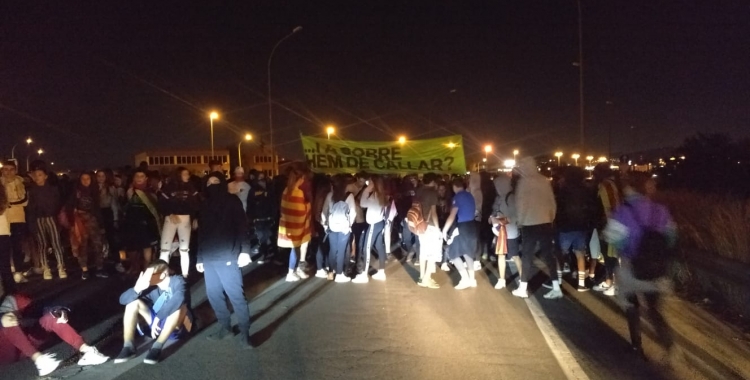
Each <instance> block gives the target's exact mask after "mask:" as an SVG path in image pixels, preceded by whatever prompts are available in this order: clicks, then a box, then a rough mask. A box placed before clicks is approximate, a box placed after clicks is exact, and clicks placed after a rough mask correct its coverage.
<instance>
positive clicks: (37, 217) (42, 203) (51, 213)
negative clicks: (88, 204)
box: [28, 168, 70, 280]
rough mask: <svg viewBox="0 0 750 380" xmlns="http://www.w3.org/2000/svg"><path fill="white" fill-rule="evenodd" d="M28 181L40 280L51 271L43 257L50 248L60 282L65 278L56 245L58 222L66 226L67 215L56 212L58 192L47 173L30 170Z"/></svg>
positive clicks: (61, 254) (60, 251)
mask: <svg viewBox="0 0 750 380" xmlns="http://www.w3.org/2000/svg"><path fill="white" fill-rule="evenodd" d="M31 178H32V179H33V180H34V184H32V185H31V187H30V188H29V205H28V216H29V222H30V224H31V228H32V231H33V233H34V240H35V242H36V248H37V249H38V250H39V251H38V252H39V260H40V263H41V265H42V275H43V278H44V279H45V280H51V279H52V270H51V269H50V265H49V258H48V257H47V250H48V249H50V248H52V252H53V253H54V255H55V259H56V261H57V272H58V275H59V276H60V278H61V279H65V278H68V273H67V271H66V270H65V259H64V252H65V251H63V247H62V243H61V242H60V229H59V226H58V223H61V224H69V219H68V217H67V214H65V213H61V212H60V210H61V209H62V202H61V200H60V199H61V195H60V189H59V188H58V187H56V186H52V185H51V184H50V183H49V181H48V178H47V173H46V172H45V171H44V169H42V168H36V169H34V170H33V171H32V172H31ZM58 218H59V219H58ZM62 227H67V228H69V227H70V226H69V225H67V226H66V225H62Z"/></svg>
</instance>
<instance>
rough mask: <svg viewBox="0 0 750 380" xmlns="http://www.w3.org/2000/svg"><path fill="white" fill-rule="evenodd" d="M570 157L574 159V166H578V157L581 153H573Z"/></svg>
mask: <svg viewBox="0 0 750 380" xmlns="http://www.w3.org/2000/svg"><path fill="white" fill-rule="evenodd" d="M570 157H571V158H573V159H574V160H576V166H578V159H579V158H581V155H580V154H578V153H573V155H572V156H570Z"/></svg>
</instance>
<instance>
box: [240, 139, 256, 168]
mask: <svg viewBox="0 0 750 380" xmlns="http://www.w3.org/2000/svg"><path fill="white" fill-rule="evenodd" d="M252 140H253V135H251V134H249V133H245V141H252ZM241 146H242V140H240V143H239V144H237V162H238V165H239V166H240V167H242V150H241V149H240V147H241Z"/></svg>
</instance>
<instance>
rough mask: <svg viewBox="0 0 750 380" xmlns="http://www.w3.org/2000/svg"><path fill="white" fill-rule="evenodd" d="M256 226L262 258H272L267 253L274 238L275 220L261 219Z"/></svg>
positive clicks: (255, 223) (256, 222) (255, 222)
mask: <svg viewBox="0 0 750 380" xmlns="http://www.w3.org/2000/svg"><path fill="white" fill-rule="evenodd" d="M253 224H254V226H255V238H256V239H258V250H259V252H260V255H261V257H269V256H271V255H270V254H269V252H267V251H268V250H269V249H270V248H271V246H272V244H271V238H273V220H271V219H260V220H255V221H254V222H253Z"/></svg>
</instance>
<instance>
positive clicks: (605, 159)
mask: <svg viewBox="0 0 750 380" xmlns="http://www.w3.org/2000/svg"><path fill="white" fill-rule="evenodd" d="M607 161H609V160H608V159H607V157H604V156H601V157H599V162H607Z"/></svg>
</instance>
